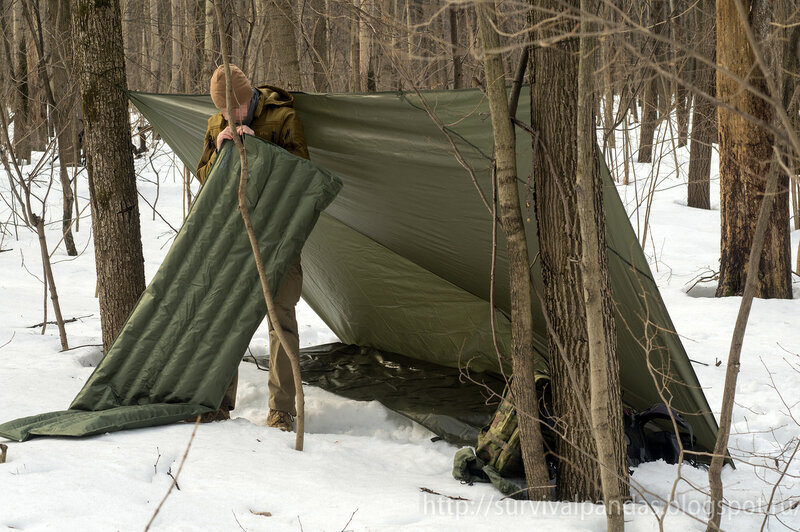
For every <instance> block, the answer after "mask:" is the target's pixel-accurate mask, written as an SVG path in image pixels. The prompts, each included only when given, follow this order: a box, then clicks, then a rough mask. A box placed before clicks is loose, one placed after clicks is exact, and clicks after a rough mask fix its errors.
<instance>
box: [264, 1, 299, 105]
mask: <svg viewBox="0 0 800 532" xmlns="http://www.w3.org/2000/svg"><path fill="white" fill-rule="evenodd" d="M272 4H273V7H274V10H273V12H272V13H271V14H268V15H267V23H268V24H269V35H270V40H271V41H272V49H273V51H274V52H275V53H274V54H273V56H272V60H273V61H274V62H275V66H276V67H277V72H276V75H277V79H276V80H275V82H276V83H279V84H280V85H281V86H282V87H283V88H285V89H286V90H290V91H299V90H302V89H303V87H302V81H301V79H300V62H299V61H298V59H297V39H296V37H295V33H294V26H295V22H294V18H295V17H294V8H293V2H290V1H289V0H273V2H272Z"/></svg>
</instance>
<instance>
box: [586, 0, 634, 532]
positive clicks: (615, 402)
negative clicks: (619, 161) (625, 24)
mask: <svg viewBox="0 0 800 532" xmlns="http://www.w3.org/2000/svg"><path fill="white" fill-rule="evenodd" d="M580 7H581V14H582V16H581V33H580V35H581V37H580V61H579V66H578V72H577V74H578V76H577V80H578V91H577V92H578V102H577V106H578V108H577V114H576V117H575V118H576V120H575V122H573V123H574V124H575V125H576V133H577V155H578V157H577V168H576V170H577V176H576V183H575V188H576V196H577V200H578V201H577V207H578V208H577V211H576V214H577V216H576V217H575V220H576V222H577V224H578V226H579V227H580V236H581V244H580V245H581V248H582V250H583V253H582V254H581V260H580V265H581V267H580V273H581V278H582V279H581V280H582V284H583V296H584V304H585V309H586V314H585V316H586V330H587V340H588V344H587V345H588V351H589V383H590V390H591V394H590V409H591V418H592V429H593V432H594V440H595V442H596V452H597V460H598V462H599V464H598V465H599V469H600V484H601V487H602V492H603V502H604V503H605V507H606V518H607V529H608V530H609V531H611V532H621V531H623V530H624V529H625V522H624V514H623V511H622V503H623V496H624V495H625V494H627V491H628V489H627V486H626V484H625V480H626V478H627V463H626V459H625V454H626V453H625V452H624V449H625V439H624V432H623V428H622V402H621V399H620V384H619V363H618V361H617V341H616V330H615V323H614V314H613V312H614V311H613V305H612V302H611V287H610V283H609V275H608V256H607V251H606V238H605V232H606V224H605V216H604V213H603V185H602V182H601V178H600V168H599V163H598V160H599V159H598V155H599V154H598V153H597V151H596V150H597V148H596V146H597V140H596V135H595V130H594V119H593V116H592V109H593V106H592V99H593V98H594V86H593V75H594V69H595V64H594V63H595V62H594V56H595V49H596V48H597V38H596V37H594V34H595V33H596V31H597V25H596V24H595V23H594V22H592V21H591V20H590V19H589V18H588V17H587V16H586V14H587V13H591V14H593V13H594V12H595V6H594V2H593V1H592V0H581V1H580ZM578 321H580V320H578Z"/></svg>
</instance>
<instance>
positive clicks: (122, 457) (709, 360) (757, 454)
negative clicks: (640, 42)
mask: <svg viewBox="0 0 800 532" xmlns="http://www.w3.org/2000/svg"><path fill="white" fill-rule="evenodd" d="M634 136H636V135H634ZM618 145H619V146H621V138H619V137H618ZM663 146H664V153H663V154H662V157H661V158H660V164H659V163H655V164H654V165H649V164H641V165H634V170H635V174H636V181H635V184H631V185H628V186H627V187H626V186H622V185H620V186H619V187H618V190H619V192H620V195H621V197H622V198H623V201H624V202H625V203H626V205H627V206H628V209H629V212H630V214H631V218H632V222H633V225H634V227H637V225H638V226H639V227H642V226H643V224H644V218H645V209H646V208H647V201H644V202H643V203H641V205H640V206H639V209H638V211H637V208H636V205H637V203H638V202H641V201H642V198H643V196H645V195H646V194H647V191H648V190H649V189H650V183H651V181H650V178H651V176H650V175H649V174H650V172H651V169H652V168H656V167H657V168H658V170H657V172H658V180H657V182H656V186H655V190H656V193H655V196H654V201H653V203H652V208H651V213H650V216H649V229H648V240H647V244H646V246H645V252H646V253H647V255H648V257H649V258H650V260H651V266H652V268H653V272H654V275H655V276H656V279H657V281H658V283H659V286H660V288H661V290H662V294H663V297H664V300H665V301H666V304H667V307H668V309H669V311H670V313H671V316H672V319H673V321H674V322H675V325H676V326H677V329H678V331H679V332H680V333H681V335H682V337H683V339H684V344H685V346H686V349H687V351H688V353H689V356H690V358H692V359H693V360H694V361H696V363H695V370H696V371H697V373H698V376H699V378H700V382H701V383H702V385H703V386H704V389H705V393H706V395H707V397H708V400H709V403H710V404H711V406H712V409H714V410H715V411H716V412H718V411H719V408H720V403H721V397H722V384H723V381H724V375H725V360H726V359H727V352H728V347H729V342H730V337H731V332H732V330H733V324H734V320H735V316H736V313H737V310H738V306H739V302H740V298H727V299H715V298H713V290H714V286H715V285H714V283H701V284H699V285H698V286H697V287H695V288H693V289H692V290H691V291H689V292H688V293H687V289H688V287H689V286H691V284H692V283H694V279H695V278H696V277H697V276H699V275H702V274H704V272H705V271H706V270H716V269H718V260H719V210H718V205H719V199H718V198H719V189H718V186H717V182H716V179H715V181H714V183H713V185H712V204H713V209H712V210H711V211H701V210H697V209H691V208H688V207H687V206H686V185H685V181H686V173H687V170H688V149H686V148H681V149H679V150H678V151H677V152H676V153H675V154H674V155H673V153H672V152H671V151H669V152H668V151H667V148H668V147H669V149H671V145H670V144H669V143H665V144H664V145H663ZM172 160H173V157H172V155H171V154H170V153H168V152H166V151H165V150H164V148H163V145H162V147H161V149H160V153H159V155H158V156H157V157H156V158H154V160H153V162H152V165H151V164H150V161H149V160H148V158H144V159H139V160H137V161H136V167H137V172H138V173H139V191H140V192H141V194H142V195H143V196H144V197H145V198H147V201H148V202H150V203H153V202H154V200H155V198H156V193H157V192H156V185H155V181H156V175H155V173H154V170H153V169H154V168H155V169H158V170H159V179H160V189H159V191H158V203H157V209H158V211H159V213H160V215H161V216H163V217H164V219H166V221H167V222H169V224H170V225H171V226H172V227H179V226H180V224H181V221H182V217H183V209H182V194H183V191H182V180H181V178H180V175H179V173H178V171H177V169H176V168H175V167H174V166H173V165H172ZM675 161H677V163H678V171H677V173H676V168H675V166H676V165H675ZM30 168H31V167H26V170H30ZM56 171H57V170H56ZM717 172H718V170H717V166H716V163H715V165H714V167H713V169H712V176H713V177H714V178H716V175H717ZM0 174H4V172H3V171H0ZM48 174H49V172H48ZM0 191H1V192H2V194H3V197H5V198H6V199H7V200H8V201H10V195H9V194H8V181H7V179H6V178H5V176H0ZM79 196H80V199H79V206H80V208H83V207H85V206H87V202H88V198H87V196H88V193H87V184H86V176H85V174H83V175H82V176H80V177H79ZM60 203H61V199H60V193H59V190H58V186H57V185H55V186H54V188H53V190H52V191H51V192H50V194H49V197H48V213H47V220H48V221H49V222H51V224H50V225H49V226H48V242H49V244H50V247H51V251H52V252H53V260H54V266H53V268H54V272H55V278H56V283H57V286H58V290H59V298H60V301H61V308H62V312H63V313H64V317H65V318H78V319H77V320H76V321H73V322H71V323H68V324H67V326H66V327H67V333H68V337H69V342H70V346H71V347H73V349H72V350H70V351H66V352H61V351H60V344H59V339H58V332H57V329H56V327H55V326H53V325H48V327H47V330H46V332H45V334H44V335H42V334H41V328H31V326H32V325H34V324H37V323H40V322H41V321H42V294H43V292H42V283H41V278H42V275H41V260H40V258H39V257H40V255H39V248H38V242H37V239H36V236H35V234H34V233H32V232H31V231H30V230H28V229H26V228H24V227H19V228H14V227H13V226H12V225H11V223H7V222H8V221H9V220H11V221H12V223H13V220H12V219H11V218H10V208H9V206H8V205H7V204H0V231H2V233H0V234H1V235H2V236H0V239H1V240H2V243H0V249H3V250H8V251H3V252H0V271H2V275H0V303H1V304H0V346H1V347H0V422H4V421H9V420H11V419H15V418H18V417H22V416H28V415H34V414H39V413H43V412H49V411H53V410H63V409H65V408H66V407H67V406H68V405H69V403H70V402H71V400H72V398H73V397H74V396H75V394H76V393H77V392H78V390H79V389H80V388H81V386H82V385H83V383H84V382H85V380H86V379H87V378H88V376H89V375H90V373H91V372H92V368H93V366H94V365H96V364H97V362H98V361H99V360H100V358H101V351H100V347H99V345H98V344H100V342H101V338H100V321H99V313H98V304H97V300H96V299H95V298H94V297H93V296H94V289H95V274H94V253H93V246H92V243H91V231H90V227H91V224H90V220H89V217H88V208H87V209H86V210H85V211H84V213H83V214H84V215H83V217H82V219H81V225H80V232H78V233H77V234H76V244H77V246H78V249H79V251H81V254H80V256H79V257H77V258H70V257H68V256H67V255H66V252H65V250H64V248H63V245H62V246H58V247H56V242H58V241H59V238H60V221H58V215H59V213H60V211H61V208H60ZM140 209H141V222H142V237H143V243H144V253H145V262H146V265H145V267H146V274H147V277H148V279H150V278H152V276H153V275H154V273H155V272H156V270H157V268H158V266H159V264H160V262H161V261H162V259H163V257H164V255H165V254H166V251H167V249H168V247H169V245H170V243H171V240H172V238H173V236H174V232H173V231H172V229H170V227H169V225H168V224H167V222H165V221H163V220H162V219H161V218H160V217H159V216H158V215H156V216H155V217H154V216H153V212H152V209H151V208H150V207H149V206H148V204H147V203H146V202H145V201H143V200H142V201H140ZM17 233H18V238H17V236H16V235H17ZM799 238H800V232H799V231H794V232H793V233H792V251H793V254H794V253H796V250H797V245H798V239H799ZM794 280H795V290H794V295H795V298H800V285H798V284H797V283H798V279H797V277H794ZM52 315H53V313H52V310H51V311H49V313H48V319H52ZM298 321H299V323H300V327H301V343H302V345H304V346H306V345H314V344H320V343H326V342H330V341H335V339H336V338H335V335H334V334H333V333H332V332H331V331H330V330H329V329H328V328H327V327H326V326H325V325H324V323H323V322H322V321H321V320H320V319H319V318H318V317H317V316H316V315H315V314H314V312H313V311H312V310H311V309H310V308H309V307H308V306H307V305H306V304H304V303H301V305H300V306H299V308H298ZM798 323H800V300H798V299H795V300H792V301H761V300H757V301H756V302H755V303H754V305H753V311H752V315H751V318H750V323H749V326H748V330H747V337H746V340H745V344H744V351H743V354H742V367H741V373H740V379H739V386H738V394H737V406H736V409H735V411H734V421H735V426H734V431H735V434H734V435H733V436H732V440H731V452H732V454H733V455H734V456H735V457H738V458H741V460H740V461H738V462H737V463H738V469H736V470H732V469H729V468H726V470H725V472H724V475H723V478H724V480H725V496H726V499H727V501H728V502H729V504H730V505H731V509H729V510H727V511H726V513H725V516H724V519H723V527H724V529H726V530H740V531H748V530H755V529H757V528H758V527H760V526H761V522H762V520H763V512H764V510H765V508H766V506H767V504H768V501H769V499H770V495H771V493H772V488H773V485H774V484H775V482H776V481H777V479H778V477H779V475H780V471H775V467H776V464H777V466H778V467H780V468H783V466H784V464H785V460H787V459H788V458H789V457H790V456H791V455H792V453H793V451H794V450H795V448H796V445H797V442H798V441H799V440H798V438H800V417H798V416H800V410H798V408H797V407H796V406H795V405H796V403H798V401H799V400H800V397H799V396H798V393H800V392H798V390H800V355H798V353H800V334H798ZM77 346H84V347H77ZM266 346H267V333H266V329H265V328H264V327H262V328H261V329H260V330H259V331H258V333H257V334H256V336H255V337H254V338H253V341H252V344H251V349H252V350H253V352H254V353H256V354H263V353H265V352H266ZM718 361H722V363H721V364H720V365H717V362H718ZM266 381H267V379H266V375H265V374H263V373H262V372H260V371H259V370H258V369H257V368H256V367H255V366H254V365H252V364H248V363H243V364H242V365H241V368H240V381H239V396H238V407H237V410H236V411H235V412H234V415H235V418H234V419H232V420H230V421H226V422H217V423H211V424H207V425H201V426H199V428H198V430H197V433H196V436H195V438H194V441H193V443H192V446H191V449H190V450H189V452H188V457H187V459H186V462H185V465H184V467H183V470H182V471H181V473H180V477H179V482H178V485H179V487H180V489H179V490H173V492H172V493H171V495H170V497H169V498H168V499H167V501H166V502H165V504H164V506H163V507H162V508H161V511H160V513H159V515H158V517H157V518H156V519H155V521H154V523H153V527H152V529H154V530H293V531H294V530H306V531H315V530H328V531H340V530H343V529H347V530H398V529H401V530H431V531H438V530H528V529H531V528H535V529H537V530H558V531H563V530H576V531H577V530H603V529H604V528H605V518H604V515H603V511H602V508H601V507H600V506H597V505H591V504H583V503H547V504H545V503H534V502H517V501H502V500H501V496H500V494H499V493H497V492H496V491H495V490H494V489H493V488H492V487H490V486H489V485H477V484H476V485H473V486H467V485H462V484H460V483H459V482H458V481H456V480H454V479H453V478H452V476H451V468H452V459H453V455H454V453H455V451H456V450H457V449H456V447H454V446H452V445H449V444H447V443H444V442H441V441H439V442H431V441H430V438H431V437H432V436H433V435H432V434H431V433H430V432H428V431H427V430H426V429H424V428H422V427H420V426H419V425H416V424H415V423H413V422H411V421H409V420H407V419H406V418H404V417H402V416H399V415H397V414H395V413H393V412H391V411H389V410H387V409H385V408H384V407H382V406H381V405H379V404H377V403H374V402H372V403H368V402H356V401H350V400H346V399H342V398H339V397H337V396H335V395H332V394H330V393H327V392H325V391H322V390H320V389H317V388H311V387H309V388H308V389H307V391H306V401H307V403H306V412H307V421H306V428H307V432H308V434H307V435H306V440H305V450H304V451H303V452H296V451H294V435H293V434H286V433H281V432H280V431H278V430H276V429H270V428H267V427H266V423H265V418H266V396H267V390H266ZM192 430H193V425H192V424H176V425H171V426H165V427H156V428H149V429H142V430H134V431H125V432H117V433H111V434H106V435H102V436H97V437H91V438H82V439H66V438H47V439H34V440H31V441H29V442H26V443H22V444H18V443H14V442H5V443H7V444H8V447H9V449H8V461H7V463H5V464H1V465H0V528H8V529H15V530H81V531H83V530H103V531H105V530H143V529H144V528H145V526H146V524H147V523H148V521H149V520H150V519H151V517H152V515H153V513H154V511H155V509H156V507H157V506H158V505H159V503H160V502H161V500H162V498H163V497H164V495H165V494H166V492H167V490H168V488H169V486H170V484H171V483H172V481H173V478H172V476H174V475H176V474H177V470H178V467H179V465H180V462H181V459H182V457H183V456H184V452H185V450H186V447H187V443H188V442H189V440H190V437H191V434H192ZM798 459H800V457H798ZM776 460H777V461H776ZM765 466H766V467H765ZM677 471H678V468H677V466H670V465H667V464H664V463H651V464H645V465H643V466H641V467H639V468H638V470H637V471H636V473H635V475H634V476H633V480H634V481H636V482H637V483H639V484H640V485H641V486H642V487H643V488H644V489H645V490H646V491H647V492H649V493H650V494H646V495H644V496H636V497H635V500H636V501H637V502H636V504H632V505H630V508H629V515H628V526H627V529H628V530H631V531H649V530H654V529H657V526H658V523H657V520H656V517H655V515H654V511H655V512H656V513H657V514H659V515H660V514H661V512H663V508H664V507H663V504H661V503H660V502H659V501H658V500H657V497H656V494H657V495H658V496H661V497H669V495H670V492H671V491H672V489H673V483H674V480H675V478H676V474H677ZM682 477H683V479H684V480H681V481H680V482H678V483H677V484H676V486H675V498H676V501H677V503H678V504H679V505H681V507H682V508H684V509H685V510H687V511H688V512H690V513H693V514H694V515H696V516H697V517H699V518H700V519H701V520H702V519H703V516H704V506H703V505H704V503H705V501H706V498H705V497H704V496H703V495H702V493H701V491H702V490H704V488H705V487H707V476H706V472H705V471H701V470H694V469H692V468H688V467H684V468H683V469H682ZM798 478H800V465H798V462H796V461H795V462H793V463H792V464H791V465H790V466H789V468H788V474H787V475H786V476H785V477H784V478H783V480H782V482H781V485H780V487H779V488H778V489H777V490H776V491H775V494H774V501H773V508H772V510H773V511H774V510H775V509H776V508H775V507H776V506H778V507H785V506H787V505H790V504H793V503H796V502H797V501H798V500H800V498H798V497H799V496H800V483H798ZM421 488H427V489H428V490H431V491H434V492H437V493H439V494H441V495H436V494H431V493H426V492H423V491H421ZM698 490H700V491H698ZM447 496H450V497H463V498H465V499H467V500H454V499H450V498H448V497H447ZM267 512H268V513H269V514H270V515H266V513H267ZM779 518H780V521H779V520H778V519H777V518H775V517H773V518H771V519H770V521H769V523H768V526H769V529H771V530H784V529H786V528H787V527H791V528H798V527H800V508H796V509H794V510H790V511H785V512H782V513H781V514H779ZM782 523H783V524H782ZM784 525H785V526H784ZM664 527H665V529H667V530H681V531H684V530H702V529H704V526H703V525H702V523H701V522H700V521H698V520H695V519H693V518H692V517H690V516H687V515H685V514H682V513H680V512H674V511H669V514H668V515H667V516H666V518H665V520H664Z"/></svg>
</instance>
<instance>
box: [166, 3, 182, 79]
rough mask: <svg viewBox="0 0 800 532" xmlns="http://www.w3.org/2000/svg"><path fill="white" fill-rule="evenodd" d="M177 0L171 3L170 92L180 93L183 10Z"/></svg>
mask: <svg viewBox="0 0 800 532" xmlns="http://www.w3.org/2000/svg"><path fill="white" fill-rule="evenodd" d="M182 3H183V2H179V1H177V0H173V1H172V2H170V6H171V9H172V24H171V25H170V27H171V32H172V34H171V37H170V38H171V40H172V67H171V68H170V82H169V92H172V93H175V92H180V90H181V88H182V85H181V43H182V42H183V9H181V7H182V6H181V4H182Z"/></svg>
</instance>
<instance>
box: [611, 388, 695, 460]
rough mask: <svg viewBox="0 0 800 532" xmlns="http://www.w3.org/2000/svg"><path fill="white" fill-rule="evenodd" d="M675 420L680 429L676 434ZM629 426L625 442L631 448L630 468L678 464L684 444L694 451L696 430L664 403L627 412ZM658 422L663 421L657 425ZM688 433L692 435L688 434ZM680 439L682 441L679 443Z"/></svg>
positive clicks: (626, 423)
mask: <svg viewBox="0 0 800 532" xmlns="http://www.w3.org/2000/svg"><path fill="white" fill-rule="evenodd" d="M672 419H674V420H675V424H676V425H677V426H678V428H679V429H683V430H684V431H686V432H683V431H681V430H679V431H678V432H679V434H678V435H676V434H675V432H674V430H673V427H672ZM623 420H624V424H625V440H626V443H627V445H628V452H627V455H628V466H629V467H636V466H638V465H639V464H641V463H644V462H654V461H656V460H664V461H665V462H666V463H668V464H677V463H678V460H679V459H680V452H681V445H683V449H684V450H691V449H693V448H694V431H693V430H692V426H691V425H689V423H687V422H686V421H685V420H684V419H683V418H682V417H681V415H680V414H679V413H677V412H676V411H675V410H673V409H671V408H669V407H667V406H666V405H664V404H660V403H659V404H657V405H653V406H652V407H650V408H648V409H647V410H645V411H643V412H638V413H636V412H633V411H632V410H630V409H628V408H625V409H624V410H623ZM655 420H662V421H661V423H655V422H654V421H655ZM687 432H688V434H687ZM678 438H680V441H679V440H678Z"/></svg>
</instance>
